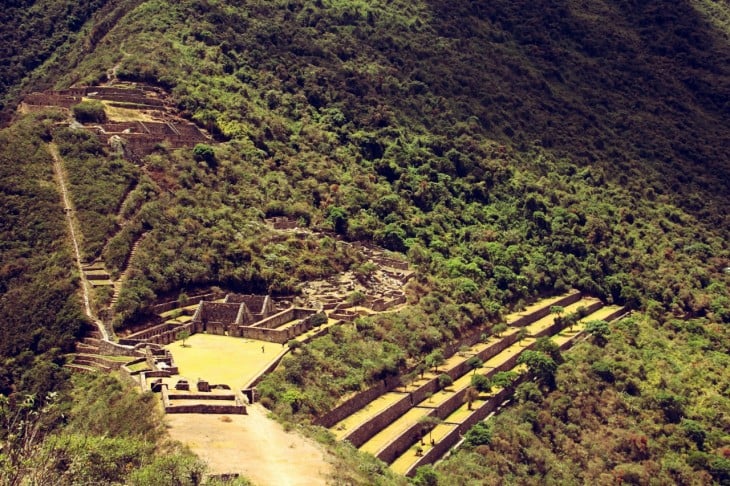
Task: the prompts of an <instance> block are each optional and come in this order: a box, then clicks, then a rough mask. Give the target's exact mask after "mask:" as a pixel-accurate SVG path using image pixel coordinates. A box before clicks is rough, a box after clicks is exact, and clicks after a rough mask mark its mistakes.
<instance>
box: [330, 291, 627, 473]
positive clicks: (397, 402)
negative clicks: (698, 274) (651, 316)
mask: <svg viewBox="0 0 730 486" xmlns="http://www.w3.org/2000/svg"><path fill="white" fill-rule="evenodd" d="M552 306H565V311H566V313H569V312H576V311H577V309H579V308H581V312H582V313H583V314H584V317H583V318H582V319H581V320H580V321H578V323H577V324H575V325H574V327H575V331H571V332H567V331H566V332H564V333H563V334H560V335H556V333H559V332H560V331H561V330H562V329H563V328H564V327H565V326H566V325H565V324H564V322H563V321H561V320H555V318H554V317H553V316H550V315H549V313H550V308H551V307H552ZM624 313H625V309H624V308H622V307H619V306H607V307H604V306H603V304H602V303H601V302H600V301H599V300H598V299H594V298H591V297H583V296H581V295H580V293H578V292H575V291H574V292H571V293H568V294H565V295H563V296H559V297H557V298H552V299H548V300H545V301H542V302H540V303H538V304H536V305H534V306H531V308H530V309H528V310H527V311H525V312H522V313H516V314H513V315H510V316H508V317H507V319H506V323H507V324H509V326H510V327H509V328H508V330H507V331H505V332H504V333H503V335H502V336H498V337H495V336H492V337H490V338H489V339H488V340H487V341H486V342H481V343H480V342H478V341H479V337H476V338H475V337H471V338H467V339H466V340H463V341H462V342H460V343H455V344H454V345H453V346H451V349H449V350H447V351H449V352H448V353H444V354H445V356H448V355H450V354H451V357H450V358H449V359H448V360H447V361H446V363H445V364H444V365H443V366H442V371H440V372H438V373H432V372H426V373H425V374H424V375H425V376H423V375H422V377H421V379H414V380H413V381H414V383H410V382H409V381H405V382H404V381H402V379H401V378H400V377H393V378H390V379H388V380H385V381H384V382H382V383H380V384H378V385H377V386H375V387H373V388H371V389H368V390H365V391H363V392H361V393H358V394H356V395H354V396H352V397H350V398H349V399H347V400H345V401H344V402H343V403H342V404H340V405H339V406H338V407H336V408H335V409H333V410H332V411H330V412H329V413H327V414H325V415H323V416H322V417H320V418H319V419H318V420H317V422H316V423H317V424H319V425H322V426H324V427H328V428H330V430H331V431H332V432H333V433H334V434H335V436H336V437H337V438H338V439H339V440H347V441H349V442H350V443H352V444H353V445H354V446H355V447H358V448H360V449H361V450H363V451H365V452H369V453H371V454H373V455H375V456H376V457H378V458H380V459H381V460H383V461H385V462H387V463H388V464H390V465H391V467H392V468H393V469H394V470H395V471H396V472H398V473H401V474H407V475H412V474H413V473H415V469H416V468H417V467H418V466H421V465H424V464H429V463H433V462H434V461H436V460H438V459H439V458H440V457H442V456H443V454H444V453H446V452H447V451H448V450H449V449H450V448H451V447H453V446H454V445H455V444H456V443H457V442H458V441H459V440H460V438H461V436H462V435H463V434H464V433H465V432H466V431H467V430H468V429H469V428H470V427H471V426H473V425H474V424H475V423H476V422H478V421H480V420H483V419H484V418H485V417H487V416H488V415H489V414H490V413H492V412H494V411H495V410H496V409H497V408H498V407H499V406H500V405H501V404H502V403H503V402H504V401H505V400H506V399H508V398H509V397H510V396H511V394H512V391H513V389H514V387H515V386H516V385H517V383H519V381H520V380H524V379H527V378H526V376H525V375H524V374H521V375H520V377H519V378H518V380H517V381H515V382H513V383H512V385H511V386H506V387H505V388H504V389H499V388H495V390H494V391H493V392H490V393H487V394H481V395H480V397H479V399H478V400H476V401H475V402H474V403H473V404H472V403H470V404H468V406H467V403H466V398H465V397H466V393H467V389H468V388H469V386H470V381H471V375H472V373H476V370H474V371H472V370H471V367H470V365H469V363H468V360H469V358H470V357H472V356H476V357H478V358H479V359H480V360H482V361H483V363H484V366H483V369H484V370H486V372H485V373H483V374H484V375H485V376H486V377H487V378H491V377H493V376H494V375H495V374H496V373H498V372H500V371H508V370H513V371H517V370H518V368H516V366H517V365H516V364H517V360H518V358H519V356H520V354H521V353H522V352H523V351H524V350H527V349H530V348H531V347H533V346H534V344H535V340H536V339H537V338H539V337H542V336H552V337H553V339H554V341H555V342H556V344H558V346H559V347H561V349H565V348H567V347H569V346H571V345H572V343H573V342H574V341H575V339H576V338H577V337H578V336H579V335H580V333H581V330H582V327H583V326H584V325H585V322H587V321H589V320H596V319H603V320H607V321H611V320H613V319H616V318H617V317H619V316H621V315H623V314H624ZM520 328H524V329H525V330H526V331H527V335H528V336H527V337H523V336H521V334H522V332H520ZM520 338H522V339H520ZM465 345H466V346H470V348H469V352H468V353H466V354H468V355H469V356H467V355H466V354H463V353H460V354H462V355H459V354H456V350H457V349H458V348H460V347H463V346H465ZM442 373H445V374H447V375H449V377H450V378H451V379H452V380H453V385H451V386H450V387H448V388H447V389H441V388H440V386H439V379H438V375H439V374H442ZM409 387H411V388H412V389H411V390H409ZM399 388H402V390H403V391H400V390H399ZM472 405H474V407H473V410H472ZM424 417H431V418H432V419H433V420H434V422H435V423H439V425H436V427H435V428H434V425H433V424H431V425H427V426H424V424H423V422H422V420H423V418H424ZM431 429H433V430H431ZM428 430H431V432H430V433H431V434H432V437H433V438H434V439H433V442H432V443H431V444H426V443H423V442H422V445H421V446H419V448H420V451H419V452H416V451H415V450H414V449H415V447H414V444H417V442H418V441H419V439H420V440H421V441H423V436H424V433H425V432H427V431H428ZM424 450H425V453H423V452H424Z"/></svg>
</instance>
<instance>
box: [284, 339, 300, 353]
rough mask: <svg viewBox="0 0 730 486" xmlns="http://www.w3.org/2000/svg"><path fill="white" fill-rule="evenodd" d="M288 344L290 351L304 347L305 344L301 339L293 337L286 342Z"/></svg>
mask: <svg viewBox="0 0 730 486" xmlns="http://www.w3.org/2000/svg"><path fill="white" fill-rule="evenodd" d="M286 346H287V347H288V348H289V351H290V352H292V353H293V352H294V351H296V350H297V349H302V346H303V344H302V342H301V341H298V340H296V339H291V340H289V341H288V342H287V343H286Z"/></svg>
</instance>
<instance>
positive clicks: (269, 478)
mask: <svg viewBox="0 0 730 486" xmlns="http://www.w3.org/2000/svg"><path fill="white" fill-rule="evenodd" d="M247 408H248V415H202V414H170V415H167V416H166V417H165V423H166V424H167V425H168V427H169V428H168V431H169V433H170V436H171V437H172V438H173V439H174V440H178V441H180V442H182V443H183V444H186V445H188V446H189V447H190V449H191V450H192V451H193V452H195V453H196V454H197V455H198V456H199V457H200V458H201V459H203V460H204V461H205V462H206V463H208V467H209V472H210V473H212V474H225V473H239V474H240V475H241V476H243V477H246V478H247V479H249V480H250V481H251V482H253V483H254V484H256V485H258V486H269V485H271V486H300V485H301V486H309V485H319V484H327V479H328V476H329V475H330V474H331V473H332V465H331V464H330V462H329V460H328V459H329V458H328V456H327V454H326V452H325V451H324V449H323V448H322V446H320V445H318V444H316V443H315V442H314V441H311V440H309V439H306V438H304V437H302V436H300V435H299V434H297V433H295V432H285V431H284V429H283V427H282V426H281V425H280V424H279V423H277V422H275V421H274V420H271V419H269V418H268V417H267V416H266V415H267V411H266V409H264V408H263V407H262V406H261V405H258V404H255V405H250V406H248V407H247ZM223 417H228V418H230V419H231V421H230V422H227V420H228V419H225V420H226V421H225V422H224V421H223V420H221V419H222V418H223Z"/></svg>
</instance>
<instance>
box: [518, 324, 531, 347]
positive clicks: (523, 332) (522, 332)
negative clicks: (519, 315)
mask: <svg viewBox="0 0 730 486" xmlns="http://www.w3.org/2000/svg"><path fill="white" fill-rule="evenodd" d="M528 335H529V333H528V332H527V328H525V327H521V328H520V330H519V331H517V343H518V344H519V343H521V342H522V341H523V340H524V339H525V338H526V337H527V336H528Z"/></svg>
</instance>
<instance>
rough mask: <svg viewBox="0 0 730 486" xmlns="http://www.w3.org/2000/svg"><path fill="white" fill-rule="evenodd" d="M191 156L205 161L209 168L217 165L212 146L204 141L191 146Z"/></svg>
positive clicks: (199, 160)
mask: <svg viewBox="0 0 730 486" xmlns="http://www.w3.org/2000/svg"><path fill="white" fill-rule="evenodd" d="M193 158H194V159H195V160H196V161H198V162H205V163H206V164H208V166H209V167H211V168H215V166H216V165H217V160H216V158H215V151H214V150H213V147H211V146H210V145H208V144H205V143H199V144H196V145H195V147H193Z"/></svg>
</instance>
